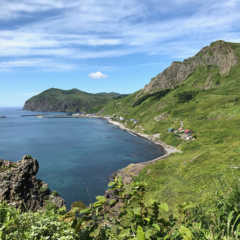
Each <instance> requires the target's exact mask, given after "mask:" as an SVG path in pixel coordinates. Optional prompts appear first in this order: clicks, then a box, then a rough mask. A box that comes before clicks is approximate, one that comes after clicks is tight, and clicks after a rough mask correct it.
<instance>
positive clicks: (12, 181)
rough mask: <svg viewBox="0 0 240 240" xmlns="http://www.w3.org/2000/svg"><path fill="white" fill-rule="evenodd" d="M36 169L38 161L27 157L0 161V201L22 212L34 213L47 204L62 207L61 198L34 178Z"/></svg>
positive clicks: (46, 185) (62, 201) (45, 184)
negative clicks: (13, 160)
mask: <svg viewBox="0 0 240 240" xmlns="http://www.w3.org/2000/svg"><path fill="white" fill-rule="evenodd" d="M38 169H39V164H38V161H37V160H36V159H33V158H32V157H31V156H28V155H25V156H24V157H23V159H22V160H20V161H18V162H10V161H7V160H0V201H5V202H7V203H8V204H10V205H13V206H15V207H17V208H20V209H21V210H23V211H28V210H31V211H36V210H38V209H41V208H44V207H45V206H47V205H48V204H49V203H52V204H54V205H55V206H57V207H62V206H64V200H63V198H61V197H60V196H59V195H58V194H56V193H54V192H51V190H50V189H49V187H48V184H47V183H45V182H43V181H41V180H39V179H37V178H36V174H37V172H38Z"/></svg>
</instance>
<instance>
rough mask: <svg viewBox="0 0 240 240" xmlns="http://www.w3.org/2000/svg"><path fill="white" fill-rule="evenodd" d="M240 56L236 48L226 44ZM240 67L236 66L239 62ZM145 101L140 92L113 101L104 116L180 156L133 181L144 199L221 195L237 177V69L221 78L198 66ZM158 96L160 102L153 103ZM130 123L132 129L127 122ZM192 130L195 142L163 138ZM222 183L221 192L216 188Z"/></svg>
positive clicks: (239, 86)
mask: <svg viewBox="0 0 240 240" xmlns="http://www.w3.org/2000/svg"><path fill="white" fill-rule="evenodd" d="M229 44H230V45H231V47H232V48H233V49H234V51H235V52H236V54H237V55H238V56H240V45H239V44H231V43H229ZM239 62H240V61H239ZM159 92H160V94H159V95H153V96H151V95H150V96H148V97H145V99H144V101H142V102H141V101H140V104H135V103H136V102H137V101H138V99H139V96H141V91H139V92H136V93H135V94H133V95H130V96H128V97H125V98H123V99H121V100H115V101H113V102H111V103H109V104H108V105H107V106H105V108H104V114H107V115H112V114H115V115H118V116H122V117H124V119H125V120H124V124H125V125H127V126H128V127H129V128H133V129H135V130H137V131H144V132H146V133H148V134H157V133H160V139H161V140H162V141H165V142H166V143H167V144H170V145H173V146H177V147H178V148H179V149H181V150H182V152H183V153H178V154H174V155H172V156H170V157H169V158H167V159H164V160H161V161H159V162H157V163H155V164H153V165H151V166H148V167H146V168H145V169H144V170H143V171H142V172H141V174H140V175H139V177H138V179H137V180H140V181H143V182H146V183H147V184H148V186H149V187H148V189H147V190H146V191H147V194H146V196H145V197H146V199H147V198H149V197H150V196H154V197H155V199H156V200H163V201H166V202H168V203H169V204H170V205H171V206H174V205H177V204H179V203H182V202H184V201H193V202H204V201H208V199H209V198H212V197H215V191H216V189H217V188H218V187H221V188H222V190H224V189H225V190H227V189H228V187H229V186H231V184H232V183H233V181H234V180H233V179H234V178H233V177H236V176H239V175H240V155H239V153H240V139H239V129H240V64H239V63H238V64H237V65H236V66H234V67H233V68H232V69H231V71H230V73H229V74H227V75H223V76H222V75H220V74H219V69H218V68H217V67H216V66H201V67H199V68H198V69H196V71H194V73H193V74H191V76H189V77H188V78H187V79H186V80H185V81H184V83H183V84H181V85H180V86H178V87H177V88H176V89H172V90H170V91H168V92H167V94H161V90H160V91H159ZM157 96H160V97H157ZM132 118H133V119H136V120H138V123H137V124H136V125H135V124H133V123H132V122H131V121H129V119H132ZM181 121H182V122H183V123H184V128H189V129H192V130H193V132H194V134H195V135H196V138H197V139H196V140H195V141H190V142H186V141H183V140H181V139H180V138H178V137H177V136H175V135H174V133H168V131H167V130H168V128H170V127H172V128H179V127H180V123H181ZM223 181H224V182H227V183H228V184H226V186H222V185H221V184H220V183H221V182H223Z"/></svg>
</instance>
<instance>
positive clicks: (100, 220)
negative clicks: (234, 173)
mask: <svg viewBox="0 0 240 240" xmlns="http://www.w3.org/2000/svg"><path fill="white" fill-rule="evenodd" d="M110 187H111V191H112V192H114V194H115V196H114V197H115V198H112V199H107V198H105V197H103V196H99V197H97V202H95V203H94V204H91V205H90V206H89V207H88V208H85V209H82V204H81V206H80V207H79V208H78V207H77V206H75V207H74V208H73V209H72V210H71V211H70V212H68V213H66V212H65V210H64V209H60V210H57V209H55V208H54V207H52V206H49V207H48V208H47V209H46V210H44V211H38V212H35V213H33V212H25V213H21V212H20V211H19V210H17V209H15V208H14V207H10V206H8V205H7V204H5V203H2V204H0V239H1V240H18V239H22V240H49V239H51V240H105V239H108V240H154V239H159V240H161V239H162V240H164V239H165V240H194V239H198V240H220V239H224V240H237V239H239V237H240V206H239V201H240V187H239V185H238V184H236V185H235V186H234V187H233V188H231V189H229V190H228V194H226V193H224V194H223V193H222V192H221V191H220V192H219V191H217V190H216V195H217V199H216V200H214V201H212V202H211V207H209V206H206V205H204V204H193V203H188V204H186V203H182V204H181V205H179V206H178V207H177V210H176V211H174V212H173V211H172V209H171V208H170V207H169V206H168V204H167V203H164V202H159V201H156V200H155V198H154V197H152V198H151V199H148V200H147V201H146V199H145V195H146V193H147V191H146V189H147V188H148V185H146V183H144V182H133V183H131V184H130V185H124V184H122V181H121V179H117V178H116V179H115V180H114V181H113V182H112V183H110ZM113 210H114V211H113Z"/></svg>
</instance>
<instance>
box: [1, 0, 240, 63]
mask: <svg viewBox="0 0 240 240" xmlns="http://www.w3.org/2000/svg"><path fill="white" fill-rule="evenodd" d="M1 1H2V2H1V8H0V25H1V23H2V24H3V26H5V23H6V22H7V21H9V23H10V25H11V24H15V25H14V27H12V28H9V29H8V30H0V57H4V58H7V57H9V58H20V59H21V58H23V57H24V58H28V57H31V58H36V59H39V58H46V59H48V60H49V61H50V62H52V64H53V63H54V61H55V58H57V59H58V62H62V64H64V65H66V66H69V64H68V62H69V60H72V61H81V60H83V59H98V58H112V57H120V56H125V55H129V54H136V53H144V54H148V55H152V54H157V55H164V56H168V57H180V58H181V57H183V56H190V54H192V52H195V50H196V49H199V48H200V47H202V44H204V45H206V44H208V43H209V42H211V41H214V40H217V39H224V40H229V41H230V40H232V39H239V37H238V32H236V33H234V28H233V26H234V25H236V26H238V22H239V20H240V15H239V11H240V2H239V1H238V0H229V1H225V0H219V1H215V0H208V1H207V0H203V1H200V2H199V1H196V0H183V1H180V0H169V1H167V2H164V4H160V2H159V0H121V1H118V2H116V1H114V0H108V1H107V0H68V1H65V0H22V1H21V3H19V1H18V0H11V1H9V0H1ZM49 11H53V14H49ZM176 12H177V13H178V14H175V13H176ZM36 13H37V14H43V13H44V14H45V15H43V17H41V15H37V17H36V18H34V15H35V14H36ZM22 18H24V19H25V20H26V23H21V21H20V22H19V23H18V20H16V21H15V20H14V19H19V20H21V19H22ZM28 19H30V20H28ZM32 19H34V21H32ZM5 29H7V28H5ZM178 46H179V47H178ZM5 62H6V61H5ZM46 63H47V61H46ZM43 65H44V64H43ZM43 65H42V66H43ZM46 67H48V65H47V64H46Z"/></svg>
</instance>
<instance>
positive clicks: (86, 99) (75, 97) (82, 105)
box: [24, 88, 124, 113]
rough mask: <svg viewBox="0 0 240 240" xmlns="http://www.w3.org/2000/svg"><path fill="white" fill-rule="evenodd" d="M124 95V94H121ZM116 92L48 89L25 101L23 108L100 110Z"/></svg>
mask: <svg viewBox="0 0 240 240" xmlns="http://www.w3.org/2000/svg"><path fill="white" fill-rule="evenodd" d="M123 96H124V95H123ZM121 97H122V95H120V94H118V93H97V94H91V93H87V92H83V91H80V90H78V89H72V90H61V89H56V88H51V89H48V90H46V91H44V92H42V93H40V94H39V95H37V96H34V97H32V98H31V99H29V100H28V101H26V103H25V105H24V109H25V110H31V111H49V112H86V113H92V112H96V111H98V110H100V109H101V108H102V107H103V105H104V104H106V103H107V102H109V101H110V100H112V99H115V98H116V99H119V98H121Z"/></svg>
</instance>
